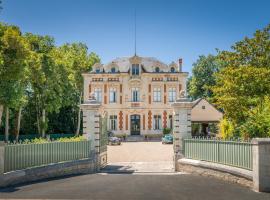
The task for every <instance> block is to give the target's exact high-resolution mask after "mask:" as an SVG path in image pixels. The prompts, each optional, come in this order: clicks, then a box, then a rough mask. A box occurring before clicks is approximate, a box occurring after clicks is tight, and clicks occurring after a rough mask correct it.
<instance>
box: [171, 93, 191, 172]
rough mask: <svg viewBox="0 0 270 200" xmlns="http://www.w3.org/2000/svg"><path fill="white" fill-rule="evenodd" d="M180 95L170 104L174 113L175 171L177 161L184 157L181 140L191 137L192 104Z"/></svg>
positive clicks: (182, 94)
mask: <svg viewBox="0 0 270 200" xmlns="http://www.w3.org/2000/svg"><path fill="white" fill-rule="evenodd" d="M180 95H181V96H180V97H179V98H178V99H177V100H176V101H175V102H174V103H173V104H172V107H173V111H174V125H173V137H174V141H173V143H174V144H173V149H174V163H175V169H176V168H177V161H178V159H180V158H182V157H184V145H183V144H184V141H183V140H184V139H185V138H190V137H191V109H192V106H193V103H192V102H191V101H190V99H188V98H187V97H186V96H185V95H184V93H183V91H181V92H180Z"/></svg>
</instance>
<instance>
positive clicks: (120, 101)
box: [120, 95, 122, 104]
mask: <svg viewBox="0 0 270 200" xmlns="http://www.w3.org/2000/svg"><path fill="white" fill-rule="evenodd" d="M120 104H122V95H121V96H120Z"/></svg>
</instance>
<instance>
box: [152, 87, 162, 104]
mask: <svg viewBox="0 0 270 200" xmlns="http://www.w3.org/2000/svg"><path fill="white" fill-rule="evenodd" d="M153 92H154V100H153V101H154V102H161V89H160V88H154V90H153Z"/></svg>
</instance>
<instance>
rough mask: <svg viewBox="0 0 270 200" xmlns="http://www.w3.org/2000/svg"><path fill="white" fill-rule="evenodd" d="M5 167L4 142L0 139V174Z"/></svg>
mask: <svg viewBox="0 0 270 200" xmlns="http://www.w3.org/2000/svg"><path fill="white" fill-rule="evenodd" d="M4 169H5V143H4V142H2V141H0V175H1V174H3V173H4Z"/></svg>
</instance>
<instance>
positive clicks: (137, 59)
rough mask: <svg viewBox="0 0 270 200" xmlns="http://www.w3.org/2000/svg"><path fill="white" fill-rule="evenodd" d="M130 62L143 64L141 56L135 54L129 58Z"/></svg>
mask: <svg viewBox="0 0 270 200" xmlns="http://www.w3.org/2000/svg"><path fill="white" fill-rule="evenodd" d="M129 62H130V63H131V64H141V62H142V58H141V57H139V56H133V57H131V58H129Z"/></svg>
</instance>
